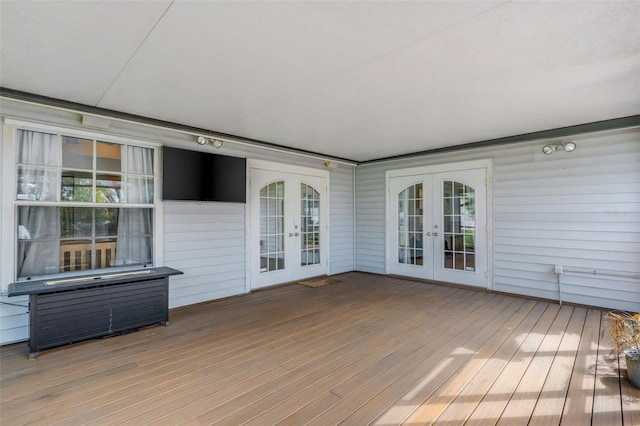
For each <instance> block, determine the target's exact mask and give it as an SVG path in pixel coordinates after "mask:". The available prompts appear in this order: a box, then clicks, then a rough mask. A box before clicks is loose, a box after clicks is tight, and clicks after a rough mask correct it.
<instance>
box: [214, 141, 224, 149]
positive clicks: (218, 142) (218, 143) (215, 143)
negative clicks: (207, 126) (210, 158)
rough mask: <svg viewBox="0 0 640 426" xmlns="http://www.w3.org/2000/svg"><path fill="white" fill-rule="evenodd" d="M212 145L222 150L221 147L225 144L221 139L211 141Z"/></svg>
mask: <svg viewBox="0 0 640 426" xmlns="http://www.w3.org/2000/svg"><path fill="white" fill-rule="evenodd" d="M211 143H212V144H213V146H215V147H216V148H218V149H220V147H222V144H223V143H224V142H223V141H221V140H220V139H214V140H213V141H211Z"/></svg>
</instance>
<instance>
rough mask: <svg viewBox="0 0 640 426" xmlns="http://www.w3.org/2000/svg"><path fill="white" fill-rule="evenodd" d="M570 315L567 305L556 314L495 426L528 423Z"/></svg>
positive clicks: (570, 310)
mask: <svg viewBox="0 0 640 426" xmlns="http://www.w3.org/2000/svg"><path fill="white" fill-rule="evenodd" d="M572 313H573V308H571V307H567V306H564V307H563V308H562V309H561V310H560V312H558V315H557V316H556V318H555V320H554V322H553V324H552V325H551V328H550V329H549V330H548V331H547V332H546V333H545V336H544V338H543V339H542V343H540V346H539V347H538V349H537V350H536V353H535V355H534V356H533V359H532V360H531V363H529V366H528V367H527V370H526V372H525V373H524V375H523V376H522V378H521V380H520V383H519V384H518V387H517V388H516V390H515V392H514V393H513V394H512V396H511V399H510V400H509V403H508V404H507V406H506V407H505V409H504V410H503V411H502V414H501V415H500V418H499V419H498V425H514V426H515V425H521V424H523V423H528V422H529V419H530V418H531V415H532V413H533V410H534V408H535V406H536V403H537V402H538V399H539V397H540V391H541V389H542V387H543V385H544V383H545V381H546V379H547V376H548V374H549V370H550V369H551V365H552V364H553V360H554V358H555V356H556V353H557V351H558V347H559V346H560V343H561V341H562V337H563V336H564V334H565V332H566V329H567V325H568V323H569V320H570V318H571V314H572Z"/></svg>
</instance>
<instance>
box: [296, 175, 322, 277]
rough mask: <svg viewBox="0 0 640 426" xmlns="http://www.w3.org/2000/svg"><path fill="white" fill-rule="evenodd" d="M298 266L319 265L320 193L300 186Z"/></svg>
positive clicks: (304, 185)
mask: <svg viewBox="0 0 640 426" xmlns="http://www.w3.org/2000/svg"><path fill="white" fill-rule="evenodd" d="M300 214H301V216H300V223H301V224H302V225H301V228H300V237H301V238H300V241H301V246H300V250H301V252H300V258H301V261H300V266H308V265H317V264H319V263H320V193H319V192H318V191H316V190H315V189H314V188H313V187H312V186H310V185H307V184H306V183H301V184H300Z"/></svg>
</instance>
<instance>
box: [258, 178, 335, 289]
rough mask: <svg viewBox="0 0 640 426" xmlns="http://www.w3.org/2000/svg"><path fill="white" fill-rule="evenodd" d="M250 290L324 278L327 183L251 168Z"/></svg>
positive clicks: (325, 271) (319, 179)
mask: <svg viewBox="0 0 640 426" xmlns="http://www.w3.org/2000/svg"><path fill="white" fill-rule="evenodd" d="M250 175H251V179H250V185H251V197H250V203H251V205H250V209H251V210H250V227H251V236H250V264H251V280H250V282H251V288H261V287H266V286H269V285H274V284H281V283H285V282H290V281H295V280H298V279H303V278H309V277H313V276H318V275H324V274H326V273H327V262H326V258H327V246H326V241H327V238H326V231H327V230H326V225H325V224H326V215H327V212H326V208H327V207H326V202H325V198H326V189H325V188H326V179H324V178H321V177H315V176H307V175H300V174H295V173H285V172H280V171H276V170H261V169H250Z"/></svg>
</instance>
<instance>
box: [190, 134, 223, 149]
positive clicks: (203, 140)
mask: <svg viewBox="0 0 640 426" xmlns="http://www.w3.org/2000/svg"><path fill="white" fill-rule="evenodd" d="M196 143H197V144H198V145H206V144H208V143H210V144H211V145H213V146H215V147H216V148H220V147H221V146H222V144H223V143H224V141H221V140H220V139H212V138H207V137H204V136H198V137H197V138H196Z"/></svg>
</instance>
